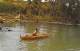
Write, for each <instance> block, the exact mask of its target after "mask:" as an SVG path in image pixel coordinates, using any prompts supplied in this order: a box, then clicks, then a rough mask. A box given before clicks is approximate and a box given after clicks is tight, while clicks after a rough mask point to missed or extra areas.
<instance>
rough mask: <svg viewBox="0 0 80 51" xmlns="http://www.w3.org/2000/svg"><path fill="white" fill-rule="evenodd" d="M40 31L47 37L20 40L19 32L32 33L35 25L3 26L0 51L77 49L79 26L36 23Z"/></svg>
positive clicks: (79, 47)
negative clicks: (47, 36)
mask: <svg viewBox="0 0 80 51" xmlns="http://www.w3.org/2000/svg"><path fill="white" fill-rule="evenodd" d="M37 27H38V29H39V31H40V32H44V33H47V34H48V35H49V38H48V39H44V40H35V41H21V40H20V38H19V36H20V34H25V33H32V32H33V31H34V30H35V28H36V26H35V24H33V23H29V24H28V23H27V24H23V26H19V25H16V26H14V27H13V26H12V27H8V28H9V29H11V30H12V31H7V30H5V31H4V29H5V28H6V27H3V31H0V51H79V50H80V26H77V27H76V26H66V25H54V24H38V25H37Z"/></svg>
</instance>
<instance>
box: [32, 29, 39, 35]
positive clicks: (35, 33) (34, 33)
mask: <svg viewBox="0 0 80 51" xmlns="http://www.w3.org/2000/svg"><path fill="white" fill-rule="evenodd" d="M38 32H39V31H38V28H36V30H35V32H33V33H32V35H33V36H37V33H38Z"/></svg>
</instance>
